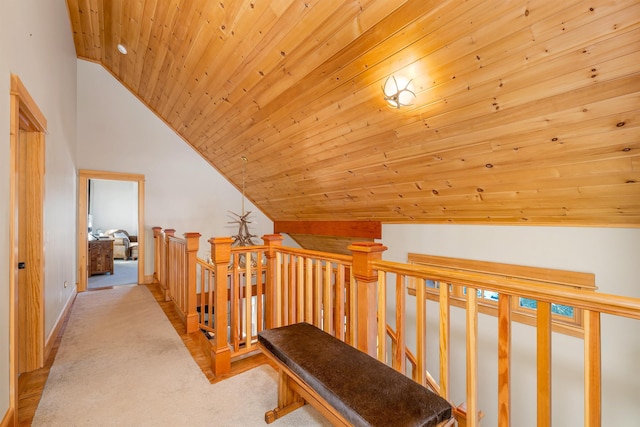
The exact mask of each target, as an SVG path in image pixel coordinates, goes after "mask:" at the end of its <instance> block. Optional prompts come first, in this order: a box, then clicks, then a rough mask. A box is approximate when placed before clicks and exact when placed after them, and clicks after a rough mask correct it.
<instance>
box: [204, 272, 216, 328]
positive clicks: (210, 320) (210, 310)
mask: <svg viewBox="0 0 640 427" xmlns="http://www.w3.org/2000/svg"><path fill="white" fill-rule="evenodd" d="M206 271H207V278H208V281H207V286H208V287H207V304H208V310H207V315H208V319H207V320H208V325H209V327H210V328H214V327H215V326H214V316H213V304H214V298H215V292H214V288H215V283H214V280H215V279H214V277H213V270H209V269H207V270H206Z"/></svg>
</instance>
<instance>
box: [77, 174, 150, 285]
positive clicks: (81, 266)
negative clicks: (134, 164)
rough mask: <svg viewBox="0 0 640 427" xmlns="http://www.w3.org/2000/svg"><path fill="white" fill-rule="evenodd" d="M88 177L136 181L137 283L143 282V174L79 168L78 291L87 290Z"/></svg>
mask: <svg viewBox="0 0 640 427" xmlns="http://www.w3.org/2000/svg"><path fill="white" fill-rule="evenodd" d="M90 179H106V180H114V181H134V182H137V183H138V284H140V283H145V278H144V259H145V237H144V235H145V232H144V175H140V174H131V173H120V172H104V171H94V170H83V169H81V170H80V171H79V173H78V292H83V291H86V290H87V278H88V273H87V266H88V264H89V256H88V245H87V241H88V238H87V237H88V227H87V217H88V213H89V206H88V203H87V189H88V185H89V180H90Z"/></svg>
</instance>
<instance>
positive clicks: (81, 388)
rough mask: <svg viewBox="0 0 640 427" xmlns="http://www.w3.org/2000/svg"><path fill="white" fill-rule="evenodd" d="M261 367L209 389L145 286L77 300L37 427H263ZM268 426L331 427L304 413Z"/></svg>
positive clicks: (268, 387)
mask: <svg viewBox="0 0 640 427" xmlns="http://www.w3.org/2000/svg"><path fill="white" fill-rule="evenodd" d="M276 400H277V376H276V373H275V371H274V370H273V369H272V368H271V367H269V366H267V365H263V366H260V367H258V368H255V369H252V370H250V371H248V372H245V373H243V374H241V375H237V376H235V377H233V378H230V379H228V380H226V381H222V382H220V383H217V384H210V383H209V382H208V381H207V379H206V378H205V376H204V374H203V373H202V371H200V368H199V367H198V365H197V364H196V363H195V361H194V360H193V358H192V357H191V355H190V354H189V352H188V350H187V349H186V348H185V347H184V344H183V343H182V340H181V339H180V337H179V336H178V334H177V333H176V332H175V329H174V328H173V326H172V325H171V323H170V322H169V320H168V319H167V318H166V316H165V314H164V312H163V311H162V309H161V308H160V307H159V306H158V304H157V303H156V301H155V300H154V298H153V296H152V295H151V293H150V292H149V290H148V289H147V288H146V287H145V286H119V287H117V288H113V289H108V290H103V291H95V292H85V293H80V294H78V296H77V299H76V302H75V304H74V306H73V309H72V311H71V315H70V318H69V322H68V324H67V327H66V330H65V333H64V336H63V338H62V341H61V344H60V348H59V349H58V353H57V356H56V359H55V361H54V363H53V366H52V367H51V371H50V373H49V379H48V380H47V383H46V385H45V388H44V391H43V395H42V399H41V401H40V404H39V406H38V409H37V411H36V415H35V417H34V420H33V425H34V426H265V425H266V424H265V422H264V413H265V412H266V411H268V410H270V409H273V408H274V407H275V406H276ZM271 425H272V426H274V427H276V426H319V425H322V426H329V425H330V424H329V423H328V422H327V421H326V420H324V419H323V418H322V417H321V416H320V415H319V413H318V412H317V411H315V410H314V409H313V408H311V407H309V405H307V406H305V407H303V408H301V409H298V410H297V411H295V412H293V413H291V414H289V415H287V416H285V417H284V418H282V419H279V420H277V421H276V422H274V423H273V424H271Z"/></svg>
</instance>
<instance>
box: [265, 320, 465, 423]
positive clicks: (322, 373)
mask: <svg viewBox="0 0 640 427" xmlns="http://www.w3.org/2000/svg"><path fill="white" fill-rule="evenodd" d="M258 345H259V346H260V348H261V350H262V351H263V352H264V354H265V355H266V356H267V357H269V358H270V359H271V360H272V361H273V362H275V364H276V365H277V367H278V376H279V377H278V406H277V407H276V408H275V409H273V410H272V411H268V412H267V413H266V414H265V421H266V422H267V423H271V422H273V421H275V420H276V419H278V418H280V417H282V416H284V415H286V414H288V413H290V412H291V411H293V410H295V409H297V408H299V407H301V406H302V405H304V404H305V403H309V404H310V405H312V406H313V407H314V408H316V409H317V410H318V411H319V412H320V413H322V414H323V415H324V416H325V417H326V418H327V419H328V420H329V421H330V422H331V423H332V424H333V425H336V426H424V427H436V426H438V427H441V426H445V425H451V424H452V423H453V418H452V407H451V405H450V404H449V402H447V401H446V400H445V399H443V398H442V397H440V396H439V395H437V394H436V393H433V392H432V391H430V390H428V389H427V388H425V387H423V386H421V385H420V384H418V383H416V382H415V381H413V380H411V379H410V378H407V377H406V376H405V375H403V374H401V373H400V372H397V371H395V370H394V369H392V368H390V367H389V366H387V365H385V364H384V363H382V362H380V361H378V360H377V359H375V358H373V357H371V356H369V355H368V354H366V353H363V352H361V351H359V350H357V349H355V348H353V347H351V346H350V345H348V344H345V343H344V342H342V341H340V340H339V339H337V338H335V337H333V336H331V335H329V334H327V333H326V332H323V331H322V330H320V329H318V328H316V327H315V326H312V325H310V324H308V323H296V324H293V325H289V326H284V327H281V328H275V329H269V330H265V331H262V332H260V333H259V334H258Z"/></svg>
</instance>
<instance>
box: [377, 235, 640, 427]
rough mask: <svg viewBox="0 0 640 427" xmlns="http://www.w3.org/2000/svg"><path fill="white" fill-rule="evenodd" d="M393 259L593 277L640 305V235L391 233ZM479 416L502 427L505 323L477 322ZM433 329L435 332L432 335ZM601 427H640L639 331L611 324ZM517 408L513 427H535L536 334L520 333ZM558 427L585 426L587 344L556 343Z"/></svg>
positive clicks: (632, 325) (519, 329)
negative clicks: (457, 261) (479, 263)
mask: <svg viewBox="0 0 640 427" xmlns="http://www.w3.org/2000/svg"><path fill="white" fill-rule="evenodd" d="M382 232H383V233H382V239H381V242H382V243H384V245H385V246H387V247H388V248H389V249H388V250H387V251H386V252H385V253H384V255H383V258H384V259H386V260H390V261H398V262H406V260H407V253H409V252H416V253H423V254H431V255H439V256H448V257H457V258H467V259H477V260H483V261H493V262H502V263H510V264H520V265H528V266H535V267H547V268H555V269H562V270H572V271H581V272H587V273H594V274H595V277H596V285H597V286H598V288H599V289H598V291H599V292H603V293H608V294H617V295H624V296H630V297H636V298H639V297H640V229H622V228H611V229H610V228H581V227H525V226H464V225H390V224H386V225H383V227H382ZM428 314H429V316H428V317H429V319H428V322H429V325H430V326H431V327H430V328H429V331H428V334H429V336H428V344H427V347H428V354H427V358H428V362H427V363H428V369H429V371H430V372H431V373H432V374H433V375H434V376H436V377H437V374H438V369H439V367H438V352H437V343H438V341H437V340H438V337H437V326H435V325H437V322H438V308H437V306H436V305H435V304H429V306H428ZM452 317H453V319H452V327H451V334H452V339H453V340H454V342H453V344H452V345H453V346H454V350H453V351H452V360H453V363H454V366H455V368H456V369H454V372H453V374H452V383H453V387H454V390H453V400H454V403H458V404H459V403H461V402H463V401H464V395H465V383H464V377H463V375H464V360H465V354H464V332H463V331H464V311H463V310H460V309H452ZM479 323H480V324H479V336H480V344H479V347H480V351H479V366H480V367H481V369H480V373H479V403H480V405H479V408H480V409H481V410H483V411H484V412H485V414H486V416H485V419H484V421H483V425H485V426H493V425H497V421H496V413H497V404H496V401H495V397H496V396H497V375H498V374H497V349H496V340H497V321H496V319H495V318H494V317H490V316H485V315H480V319H479ZM434 326H435V328H436V329H434ZM602 336H603V346H602V348H603V350H602V374H603V375H602V377H603V386H602V398H603V425H607V426H608V425H611V426H613V425H615V426H637V425H638V422H639V421H640V405H638V404H637V402H638V398H639V397H640V370H638V362H639V361H640V321H637V320H627V319H618V318H614V317H612V316H603V319H602ZM512 345H513V351H514V358H515V360H514V365H513V367H512V369H513V375H512V381H513V384H514V385H513V392H512V399H513V401H512V403H513V405H514V408H513V415H514V417H515V419H514V422H512V425H514V426H519V427H520V426H535V425H536V422H535V420H536V417H535V413H536V400H535V396H536V395H535V387H536V377H535V363H536V360H535V347H534V346H535V329H534V328H533V327H529V326H525V325H521V324H518V323H515V324H514V325H513V342H512ZM552 345H553V349H554V350H553V353H554V356H553V361H552V363H553V368H552V370H553V372H552V375H553V391H552V396H553V407H552V411H553V425H557V426H581V425H583V421H582V420H583V403H582V402H583V383H582V378H583V371H582V370H583V366H584V364H583V355H582V352H583V350H582V340H579V339H576V338H572V337H568V336H565V335H561V334H554V337H553V343H552Z"/></svg>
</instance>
